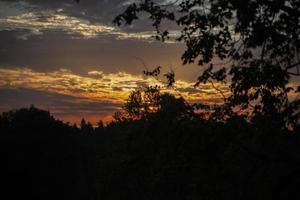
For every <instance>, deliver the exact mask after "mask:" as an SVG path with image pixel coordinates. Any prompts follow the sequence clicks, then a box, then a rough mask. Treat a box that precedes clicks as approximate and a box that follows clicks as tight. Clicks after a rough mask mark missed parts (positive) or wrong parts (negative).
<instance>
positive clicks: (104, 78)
mask: <svg viewBox="0 0 300 200" xmlns="http://www.w3.org/2000/svg"><path fill="white" fill-rule="evenodd" d="M129 2H131V1H129V0H83V1H81V2H80V3H79V4H76V3H75V2H74V1H73V0H55V1H54V0H42V1H41V0H23V1H17V0H15V1H14V0H6V1H5V0H0V112H3V111H8V110H10V109H16V108H20V107H28V106H29V105H30V104H34V105H35V106H37V107H39V108H42V109H47V110H50V111H51V113H52V114H53V115H54V116H55V117H57V118H59V119H62V120H64V121H70V122H72V123H73V122H78V121H79V120H80V119H81V118H82V117H84V118H86V119H87V120H89V121H91V122H92V123H96V122H97V121H98V120H100V119H102V120H104V121H107V120H110V119H111V117H110V116H111V115H112V114H113V113H114V112H115V111H116V110H118V109H120V107H121V106H122V104H123V103H124V102H125V100H126V98H127V96H128V94H129V92H130V91H132V90H134V89H136V88H143V87H145V86H147V85H149V84H150V85H156V84H160V85H161V86H162V87H163V83H161V82H158V81H157V80H155V79H150V78H147V77H144V76H143V74H142V71H143V70H144V69H145V68H144V66H143V64H142V61H143V62H144V63H145V64H146V65H147V67H148V68H149V69H154V68H155V67H157V66H159V65H160V66H163V73H164V72H166V71H168V70H171V69H172V70H174V71H175V73H176V80H177V83H176V88H177V89H176V91H170V92H173V93H175V94H179V93H180V94H181V95H182V96H184V97H185V98H186V99H187V100H188V101H190V102H205V103H212V104H213V103H218V102H220V101H221V98H222V97H221V96H220V94H218V92H217V91H215V90H214V89H213V88H212V87H211V86H210V85H202V86H200V87H199V88H194V87H193V85H194V83H195V81H196V78H197V76H198V75H200V74H201V71H202V70H203V68H201V67H199V66H193V65H189V66H182V64H181V60H180V56H181V54H182V53H183V51H184V46H183V45H182V44H179V43H175V42H173V41H169V42H167V43H161V42H157V41H155V40H154V39H153V38H152V37H151V36H152V35H153V34H154V32H153V28H152V27H151V23H150V22H149V21H147V20H141V21H138V22H136V23H134V24H133V25H132V26H130V27H116V26H114V25H113V24H112V20H113V19H114V17H115V16H117V15H118V14H120V13H121V12H122V11H123V10H124V8H125V7H126V5H128V3H129ZM168 28H170V29H171V36H176V35H177V34H178V31H176V29H175V28H174V27H173V26H172V25H168ZM173 28H174V29H173ZM163 73H162V74H163ZM161 78H162V79H163V77H161ZM219 88H220V89H222V90H223V91H227V87H226V86H224V85H219Z"/></svg>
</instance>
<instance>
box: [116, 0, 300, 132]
mask: <svg viewBox="0 0 300 200" xmlns="http://www.w3.org/2000/svg"><path fill="white" fill-rule="evenodd" d="M141 12H144V13H148V16H149V19H150V20H152V21H153V26H154V27H155V29H156V32H157V34H156V38H157V39H158V40H161V41H165V40H166V39H169V31H168V30H164V29H163V28H162V27H161V24H162V21H163V20H169V21H173V22H175V23H176V24H177V25H178V29H179V30H180V36H178V37H177V38H175V39H176V41H178V42H183V43H184V44H185V45H186V50H185V52H184V53H183V55H182V61H183V64H187V63H194V62H197V64H198V65H200V66H203V69H204V70H203V73H202V75H200V76H199V77H198V79H197V82H196V84H195V86H198V85H199V84H201V83H206V82H211V81H219V82H222V83H225V82H228V80H229V83H228V84H229V88H230V90H231V95H230V96H228V97H226V100H225V104H224V107H223V109H221V110H219V111H221V113H222V114H221V115H219V116H221V117H222V118H226V117H228V116H229V117H232V116H233V115H236V114H238V113H248V114H247V117H248V118H250V119H251V120H252V121H256V118H261V117H265V118H268V119H269V121H277V122H280V123H281V127H282V128H288V127H294V126H295V125H296V124H297V122H298V119H299V109H298V108H299V104H300V100H299V98H296V99H291V98H289V94H292V92H295V93H298V94H299V89H298V90H297V87H296V86H294V85H293V82H291V78H292V77H299V76H300V72H299V67H300V60H299V57H300V37H299V35H300V27H299V23H300V19H299V16H300V3H299V1H297V0H278V1H271V0H255V1H250V0H247V1H236V0H216V1H208V0H183V1H174V3H170V4H168V5H166V4H163V3H161V2H160V1H153V0H143V1H140V2H135V3H132V4H130V5H129V6H128V7H127V9H126V10H125V11H124V13H122V14H121V15H119V16H117V17H116V18H115V20H114V22H115V23H116V24H117V25H121V24H125V25H130V24H131V23H132V22H133V21H134V20H137V19H139V17H140V16H141V15H139V13H141ZM217 60H218V61H217ZM233 110H234V112H233ZM237 110H239V111H240V112H237Z"/></svg>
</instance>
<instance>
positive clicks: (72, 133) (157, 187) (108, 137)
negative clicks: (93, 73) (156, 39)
mask: <svg viewBox="0 0 300 200" xmlns="http://www.w3.org/2000/svg"><path fill="white" fill-rule="evenodd" d="M132 95H133V94H132ZM132 95H131V97H132ZM157 100H158V101H157V102H156V103H157V104H156V106H155V105H151V111H149V110H148V111H147V109H145V107H144V108H140V109H136V108H137V106H136V105H135V106H133V105H132V104H130V103H132V101H129V102H128V103H127V104H126V105H125V106H124V110H123V112H122V113H117V114H116V116H115V118H116V120H115V121H113V122H111V123H110V124H108V125H106V126H103V124H102V123H99V126H98V127H96V128H93V127H92V126H91V125H89V124H88V123H85V122H82V123H81V127H80V128H77V127H76V126H70V125H69V124H65V123H63V122H61V121H59V120H56V119H54V118H53V117H52V116H51V115H50V113H49V112H47V111H43V110H39V109H37V108H35V107H33V106H31V107H30V108H24V109H20V110H15V111H11V112H8V113H3V114H2V115H1V118H0V132H1V135H0V138H1V139H0V143H1V144H0V148H1V151H0V152H1V168H2V169H1V183H2V185H3V186H2V189H3V191H4V193H3V195H4V194H7V195H8V197H10V198H9V199H16V198H20V197H22V198H25V197H26V198H29V199H56V198H62V199H85V200H86V199H180V200H181V199H251V200H253V199H275V198H281V199H290V198H291V197H294V195H296V197H299V189H300V137H299V133H300V131H299V128H300V127H299V126H295V127H294V130H292V131H291V130H288V129H284V130H281V128H280V126H277V124H280V123H276V121H272V120H270V119H267V118H264V119H261V120H258V121H256V122H251V123H250V122H248V121H247V120H245V118H243V117H239V116H236V117H233V118H231V119H230V120H228V121H226V122H216V121H214V120H204V119H203V118H202V117H201V115H198V114H196V113H194V112H193V110H192V109H191V107H190V106H189V105H188V104H187V103H186V102H185V101H184V100H183V99H181V98H175V97H174V96H172V95H168V94H160V95H159V96H158V97H157ZM126 106H127V107H126ZM132 106H133V107H132ZM148 106H149V105H148ZM153 106H154V107H153ZM148 108H149V107H148ZM133 111H134V112H133Z"/></svg>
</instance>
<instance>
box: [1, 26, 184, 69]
mask: <svg viewBox="0 0 300 200" xmlns="http://www.w3.org/2000/svg"><path fill="white" fill-rule="evenodd" d="M20 34H21V32H20V31H2V32H0V38H1V39H0V65H2V66H3V65H4V66H25V67H28V66H30V67H31V68H33V69H35V70H38V71H49V70H55V69H59V68H67V69H71V70H72V71H74V72H79V73H86V72H87V71H92V70H101V71H104V72H118V71H127V72H129V73H133V74H141V73H142V71H143V70H144V67H143V64H142V63H141V61H140V59H142V60H144V62H145V63H146V64H147V66H148V67H149V68H154V67H156V66H158V65H162V66H167V67H169V66H170V65H173V67H176V66H180V65H181V60H180V55H181V53H182V52H183V46H182V45H179V44H163V43H160V42H153V43H147V42H143V41H136V40H116V39H113V38H110V37H105V38H95V39H89V40H82V39H71V38H69V37H68V36H66V35H64V34H61V33H59V32H56V31H51V32H47V33H45V34H44V35H40V36H36V37H28V39H27V40H20V39H16V36H18V35H20ZM166 69H168V68H166Z"/></svg>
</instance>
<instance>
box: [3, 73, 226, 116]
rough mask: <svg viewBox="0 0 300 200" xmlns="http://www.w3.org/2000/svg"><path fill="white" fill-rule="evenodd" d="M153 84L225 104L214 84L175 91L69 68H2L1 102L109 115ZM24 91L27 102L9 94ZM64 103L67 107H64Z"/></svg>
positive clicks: (179, 85)
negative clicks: (136, 91)
mask: <svg viewBox="0 0 300 200" xmlns="http://www.w3.org/2000/svg"><path fill="white" fill-rule="evenodd" d="M149 85H159V86H160V87H161V88H162V91H163V92H171V93H173V94H175V95H181V96H183V97H184V98H185V99H186V100H188V101H189V102H202V103H207V104H218V103H222V96H221V95H220V94H219V92H218V91H216V90H214V89H213V88H212V87H211V85H201V86H200V87H199V88H194V87H193V83H190V82H186V81H182V80H178V81H177V82H176V84H175V88H176V89H175V90H173V89H168V88H166V87H165V84H164V82H163V81H161V80H156V79H154V78H146V77H144V76H142V75H132V74H129V73H126V72H118V73H104V72H102V71H89V72H88V73H87V74H86V75H85V76H83V75H78V74H75V73H73V72H72V71H70V70H67V69H60V70H57V71H52V72H38V71H34V70H32V69H30V68H13V69H6V68H0V89H1V90H0V91H1V93H0V98H1V99H2V102H0V104H1V110H7V109H11V108H14V107H18V105H19V106H20V105H23V106H24V102H26V103H30V99H31V101H32V103H37V104H38V105H41V106H42V107H47V105H48V106H49V104H51V109H53V110H54V111H57V113H56V114H59V115H60V116H63V115H72V114H74V113H73V112H81V115H82V116H85V115H88V114H89V113H90V112H91V110H92V114H93V115H95V113H96V110H95V109H94V108H97V109H99V111H98V112H99V115H101V116H104V115H106V116H109V115H112V114H113V113H114V112H115V111H116V110H118V109H119V108H120V107H121V106H122V104H124V102H125V101H126V99H127V97H128V95H129V93H130V92H131V91H133V90H136V89H143V88H145V87H147V86H149ZM217 86H218V87H219V89H221V90H223V92H224V93H228V88H227V86H226V85H224V86H222V85H217ZM23 90H24V91H30V92H27V93H26V95H25V94H24V96H25V97H24V98H27V99H28V100H26V101H24V100H23V98H22V97H21V98H14V97H13V96H11V95H7V94H8V93H9V92H8V91H12V94H16V91H17V94H19V96H21V94H22V93H23V92H24V91H23ZM4 91H6V93H4ZM29 93H30V94H32V93H37V94H39V96H38V97H35V96H30V95H29V97H31V98H29V97H28V94H29ZM41 94H43V95H41ZM4 96H5V97H4ZM48 96H49V98H48ZM42 97H43V98H42ZM56 98H57V99H59V101H57V99H56ZM12 99H13V100H12ZM45 99H47V100H45ZM55 99H56V100H55ZM54 100H55V101H54ZM10 102H12V103H10ZM25 106H26V105H25ZM61 106H63V109H61V110H60V108H62V107H61ZM101 113H102V114H101ZM78 117H79V116H78Z"/></svg>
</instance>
